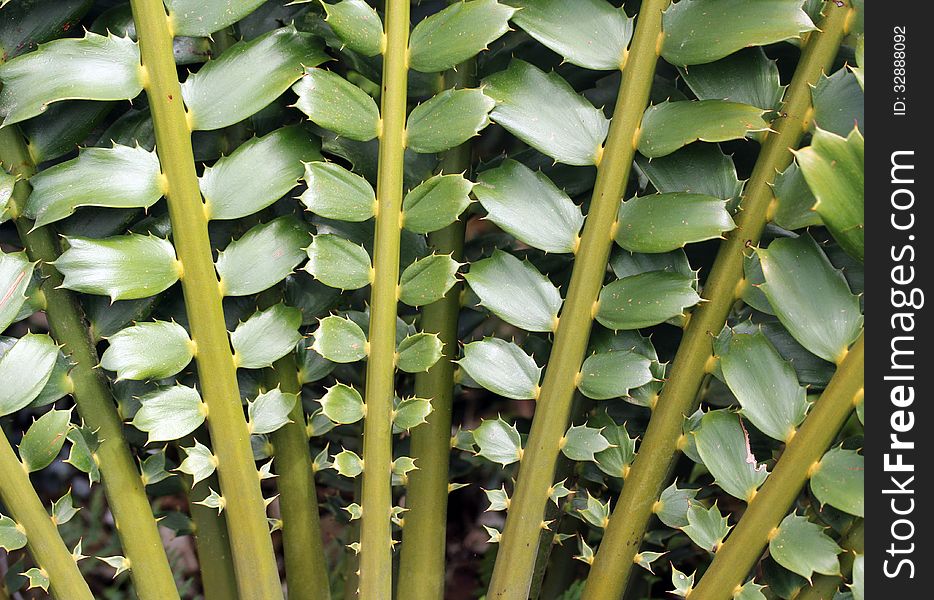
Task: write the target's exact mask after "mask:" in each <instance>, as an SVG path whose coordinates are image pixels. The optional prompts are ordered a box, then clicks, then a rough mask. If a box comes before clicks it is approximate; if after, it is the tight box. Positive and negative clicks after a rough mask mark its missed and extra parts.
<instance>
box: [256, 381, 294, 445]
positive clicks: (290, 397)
mask: <svg viewBox="0 0 934 600" xmlns="http://www.w3.org/2000/svg"><path fill="white" fill-rule="evenodd" d="M297 400H298V397H297V396H296V395H295V394H286V393H284V392H282V391H281V390H280V389H278V388H276V389H274V390H269V391H268V392H266V393H265V394H260V395H259V396H257V397H256V399H255V400H253V401H251V402H250V403H249V404H248V406H247V413H248V415H249V418H250V420H249V423H248V426H249V428H250V433H252V434H254V435H261V434H264V433H272V432H274V431H276V430H277V429H279V428H280V427H282V426H283V425H286V424H288V423H291V422H292V421H291V419H289V413H290V412H292V408H293V407H294V406H295V402H296V401H297Z"/></svg>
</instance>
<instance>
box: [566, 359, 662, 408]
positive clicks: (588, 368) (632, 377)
mask: <svg viewBox="0 0 934 600" xmlns="http://www.w3.org/2000/svg"><path fill="white" fill-rule="evenodd" d="M651 364H652V361H651V360H649V359H648V358H646V357H645V356H642V355H641V354H636V353H635V352H628V351H614V352H602V353H599V354H591V355H590V356H588V357H587V359H586V360H585V361H584V364H583V365H582V366H581V372H580V380H579V381H578V383H577V389H579V390H580V391H581V393H582V394H584V395H585V396H587V397H588V398H592V399H594V400H610V399H612V398H620V397H623V396H628V395H629V390H631V389H633V388H637V387H639V386H641V385H645V384H647V383H649V382H650V381H652V380H653V379H654V377H653V376H652V371H651V370H650V369H649V367H650V366H651Z"/></svg>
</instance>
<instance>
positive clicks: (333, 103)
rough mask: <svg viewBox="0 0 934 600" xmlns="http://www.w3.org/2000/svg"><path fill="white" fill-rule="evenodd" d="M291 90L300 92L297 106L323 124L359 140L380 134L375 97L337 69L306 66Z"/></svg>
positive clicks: (327, 127)
mask: <svg viewBox="0 0 934 600" xmlns="http://www.w3.org/2000/svg"><path fill="white" fill-rule="evenodd" d="M319 62H320V61H319ZM292 91H294V92H295V93H296V94H297V95H298V102H296V103H295V108H297V109H298V110H300V111H302V112H303V113H305V114H306V115H308V118H309V119H311V120H312V121H314V122H315V123H317V124H318V125H320V126H321V127H324V128H325V129H329V130H331V131H333V132H334V133H336V134H337V135H339V136H343V137H346V138H349V139H351V140H357V141H359V142H367V141H370V140H372V139H373V138H375V137H376V136H378V135H379V131H380V117H379V107H377V106H376V101H374V100H373V98H371V97H370V96H368V95H367V93H366V92H364V91H363V90H361V89H360V88H358V87H357V86H355V85H354V84H352V83H350V82H349V81H347V80H346V79H344V78H343V77H341V76H340V75H338V74H337V73H332V72H331V71H328V70H327V69H315V68H306V69H305V74H304V75H303V76H302V78H301V79H299V80H298V83H296V84H295V85H294V86H292Z"/></svg>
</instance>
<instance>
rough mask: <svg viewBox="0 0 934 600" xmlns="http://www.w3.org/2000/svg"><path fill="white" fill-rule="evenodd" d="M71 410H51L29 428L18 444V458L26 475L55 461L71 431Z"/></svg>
mask: <svg viewBox="0 0 934 600" xmlns="http://www.w3.org/2000/svg"><path fill="white" fill-rule="evenodd" d="M71 410H72V409H69V410H55V409H52V410H50V411H49V412H47V413H45V414H44V415H42V416H41V417H39V418H38V419H36V420H35V421H33V423H32V425H30V426H29V429H27V430H26V433H24V434H23V439H22V441H20V443H19V458H20V461H22V463H23V468H24V469H26V472H27V473H34V472H35V471H38V470H40V469H44V468H46V467H47V466H49V465H50V464H52V461H53V460H55V457H56V456H58V453H59V452H60V451H61V449H62V447H63V446H64V445H65V439H66V438H65V436H66V435H67V434H68V432H69V431H70V430H71V429H72V427H73V425H72V424H71Z"/></svg>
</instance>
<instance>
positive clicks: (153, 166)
mask: <svg viewBox="0 0 934 600" xmlns="http://www.w3.org/2000/svg"><path fill="white" fill-rule="evenodd" d="M29 183H30V184H31V185H32V193H31V194H30V195H29V199H28V200H27V201H26V206H25V207H24V210H23V214H24V215H25V216H27V217H29V218H30V219H33V220H35V222H36V223H35V226H36V227H42V226H43V225H48V224H49V223H54V222H55V221H59V220H61V219H64V218H65V217H67V216H70V215H71V214H72V213H74V212H75V209H76V208H78V207H79V206H104V207H107V208H149V207H150V206H152V205H153V204H155V203H156V201H157V200H159V198H161V197H162V193H163V190H162V181H161V177H160V168H159V159H158V158H157V157H156V153H155V152H149V151H147V150H146V149H145V148H142V147H139V146H137V147H135V148H133V147H130V146H120V145H115V146H114V147H113V148H84V149H83V150H81V151H80V152H79V153H78V158H75V159H73V160H69V161H67V162H64V163H60V164H58V165H55V166H54V167H51V168H49V169H45V170H43V171H41V172H39V173H38V174H36V175H34V176H33V177H32V178H31V179H30V180H29Z"/></svg>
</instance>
